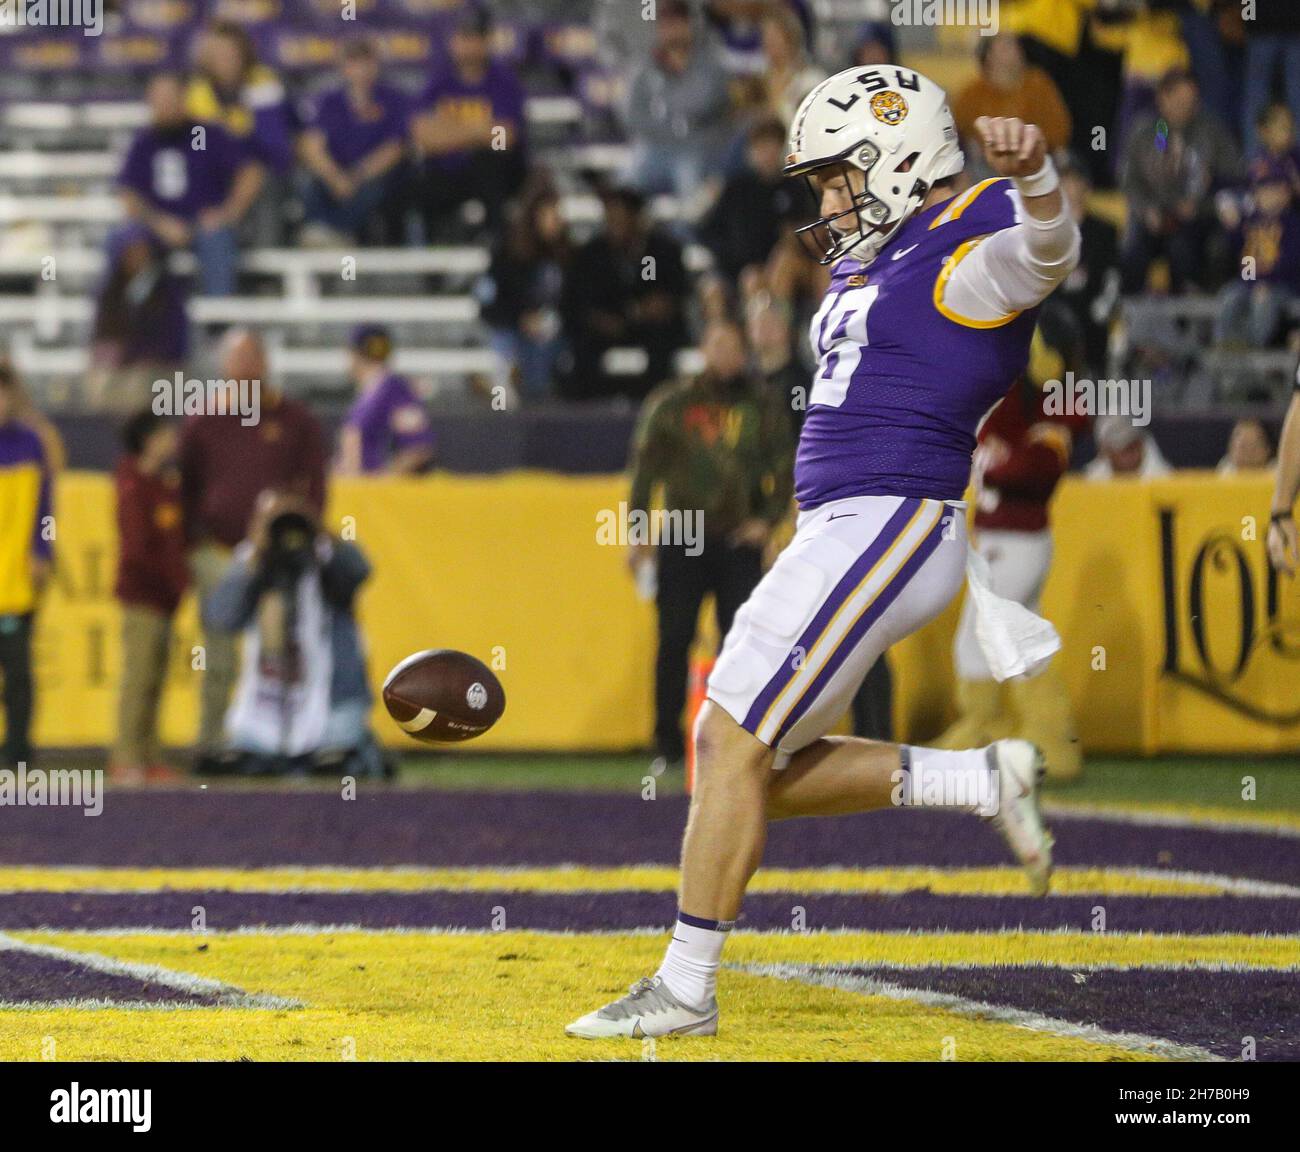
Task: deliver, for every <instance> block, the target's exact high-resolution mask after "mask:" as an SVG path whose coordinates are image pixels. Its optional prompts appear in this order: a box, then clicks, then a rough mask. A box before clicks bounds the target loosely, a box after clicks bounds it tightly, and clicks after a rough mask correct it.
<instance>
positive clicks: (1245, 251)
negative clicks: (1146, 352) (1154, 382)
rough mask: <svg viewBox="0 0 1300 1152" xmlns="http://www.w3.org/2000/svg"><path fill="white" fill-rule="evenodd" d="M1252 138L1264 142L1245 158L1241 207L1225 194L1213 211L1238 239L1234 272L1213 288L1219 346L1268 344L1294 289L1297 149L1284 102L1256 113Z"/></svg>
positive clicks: (1299, 244) (1298, 245)
mask: <svg viewBox="0 0 1300 1152" xmlns="http://www.w3.org/2000/svg"><path fill="white" fill-rule="evenodd" d="M1259 138H1260V140H1261V142H1262V143H1263V146H1264V147H1263V151H1262V153H1261V154H1260V155H1259V156H1258V157H1257V158H1256V159H1255V160H1254V161H1253V162H1252V163H1251V165H1250V169H1249V173H1248V179H1249V188H1248V191H1247V195H1246V198H1245V205H1244V207H1245V211H1244V214H1242V213H1241V212H1240V211H1239V210H1238V209H1237V207H1236V206H1235V204H1234V203H1233V201H1232V199H1231V198H1230V197H1225V198H1224V205H1223V208H1222V210H1221V213H1220V215H1221V216H1222V217H1223V219H1224V221H1225V223H1227V224H1228V225H1229V226H1230V227H1232V228H1233V230H1234V234H1235V235H1237V236H1238V237H1239V240H1240V249H1239V251H1240V261H1239V263H1238V264H1237V268H1236V270H1237V273H1238V275H1237V278H1235V279H1233V280H1230V281H1229V282H1228V283H1227V284H1226V285H1224V287H1223V288H1222V290H1221V291H1220V293H1219V307H1218V310H1217V314H1216V316H1215V320H1214V339H1215V343H1216V344H1218V345H1220V346H1221V347H1223V346H1226V347H1232V348H1240V347H1253V348H1267V347H1269V346H1270V345H1271V344H1273V343H1274V342H1275V341H1276V340H1277V339H1278V337H1279V336H1280V335H1281V334H1282V332H1283V330H1284V324H1285V321H1286V314H1287V309H1288V307H1289V306H1290V304H1291V302H1292V301H1293V300H1294V299H1295V298H1296V296H1297V294H1300V152H1297V150H1296V147H1295V122H1294V121H1293V120H1292V119H1291V112H1290V109H1288V108H1287V107H1286V105H1285V104H1274V105H1272V106H1271V107H1269V108H1266V109H1265V110H1264V112H1263V113H1262V114H1261V115H1260V123H1259Z"/></svg>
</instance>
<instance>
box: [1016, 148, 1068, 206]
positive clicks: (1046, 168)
mask: <svg viewBox="0 0 1300 1152" xmlns="http://www.w3.org/2000/svg"><path fill="white" fill-rule="evenodd" d="M1015 183H1016V190H1017V191H1018V192H1019V193H1020V195H1021V196H1046V195H1047V194H1048V193H1049V192H1055V191H1056V189H1057V188H1058V187H1060V184H1061V180H1060V177H1059V176H1058V175H1057V173H1056V165H1055V164H1053V163H1052V158H1051V157H1050V156H1045V157H1044V158H1043V166H1042V167H1041V168H1040V169H1039V170H1038V171H1037V172H1035V173H1034V174H1033V175H1032V176H1017V177H1016V181H1015Z"/></svg>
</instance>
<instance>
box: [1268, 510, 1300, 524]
mask: <svg viewBox="0 0 1300 1152" xmlns="http://www.w3.org/2000/svg"><path fill="white" fill-rule="evenodd" d="M1294 519H1295V515H1294V514H1293V513H1292V512H1291V511H1290V510H1289V509H1288V510H1285V511H1282V512H1270V513H1269V515H1268V522H1269V523H1270V524H1277V523H1278V522H1279V521H1282V520H1294Z"/></svg>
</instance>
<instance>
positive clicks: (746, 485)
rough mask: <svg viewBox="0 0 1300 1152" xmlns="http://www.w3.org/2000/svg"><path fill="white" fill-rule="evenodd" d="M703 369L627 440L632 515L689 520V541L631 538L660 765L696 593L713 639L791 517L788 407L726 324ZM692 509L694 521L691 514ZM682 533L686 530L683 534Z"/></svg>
mask: <svg viewBox="0 0 1300 1152" xmlns="http://www.w3.org/2000/svg"><path fill="white" fill-rule="evenodd" d="M702 351H703V354H704V370H703V371H702V372H701V373H700V374H699V375H698V376H697V377H695V378H694V379H690V380H684V381H678V382H675V383H670V384H665V385H664V386H663V387H662V388H660V389H658V390H657V391H656V392H655V393H654V394H653V395H652V396H651V397H650V398H649V399H647V401H646V404H645V407H644V408H643V409H642V412H641V417H640V420H639V421H638V424H637V431H636V435H635V439H634V442H633V449H632V465H631V472H632V478H631V495H630V497H629V499H628V507H629V515H635V514H637V513H640V514H641V515H642V516H646V517H648V516H649V515H650V513H651V496H652V492H653V490H654V489H655V488H656V486H658V485H662V486H663V508H664V509H665V510H667V511H669V512H670V513H671V512H674V511H676V512H678V513H685V514H686V515H685V516H683V517H682V519H681V523H682V525H683V526H685V525H686V524H687V523H694V524H695V525H696V528H697V529H700V531H699V532H698V534H697V535H696V536H695V538H694V539H689V540H688V539H673V540H669V541H660V543H659V545H658V547H656V546H655V545H654V544H652V543H646V542H644V541H641V542H635V543H634V544H633V547H632V549H631V552H630V554H629V557H628V559H629V564H630V565H631V567H632V568H633V570H634V571H636V570H638V569H639V568H640V567H641V566H643V565H645V564H647V563H651V564H654V563H657V568H658V578H657V592H656V605H657V610H658V619H659V648H658V655H657V657H656V660H655V746H656V752H657V755H658V757H659V758H660V759H661V760H662V761H663V765H664V766H665V767H666V766H667V765H669V764H673V763H676V762H677V761H679V760H681V758H682V755H683V751H684V742H683V739H682V725H681V719H682V708H683V706H684V705H685V702H686V684H687V659H688V654H689V651H690V646H691V641H692V640H693V639H694V636H695V624H696V620H697V619H698V618H699V614H700V605H701V603H702V602H703V600H704V597H705V596H706V595H708V594H709V593H710V592H711V593H713V596H714V603H715V607H716V612H717V618H718V632H719V635H723V636H725V635H726V634H727V631H728V630H729V629H730V627H731V621H732V617H733V616H734V615H735V613H736V609H738V608H739V607H740V605H741V604H743V603H744V602H745V600H746V599H747V598H748V597H749V594H750V593H751V592H752V591H753V589H754V586H755V585H756V584H757V583H758V581H759V579H760V577H761V576H762V557H763V546H764V545H765V544H766V543H767V540H768V537H769V536H770V534H771V532H772V529H773V527H774V526H775V525H776V524H777V523H779V522H780V521H781V520H782V519H783V518H784V517H785V515H786V513H787V512H788V510H789V506H790V500H791V496H792V495H793V466H794V436H793V434H792V432H791V428H790V420H789V416H788V413H787V412H786V408H785V404H784V403H783V401H782V399H781V397H779V396H777V395H776V394H775V393H772V392H766V391H765V390H764V389H763V388H762V387H761V385H760V384H759V382H758V381H757V380H756V379H755V378H754V377H753V375H752V374H751V372H750V370H749V368H748V365H747V353H746V349H745V339H744V335H743V334H742V333H741V331H740V328H739V327H738V326H737V325H736V323H735V322H734V321H730V320H727V321H721V322H715V323H714V324H711V325H710V326H709V328H708V329H707V330H706V331H705V333H704V338H703V342H702ZM692 513H694V517H692V518H691V519H690V520H688V519H687V517H689V516H691V514H692ZM683 535H685V532H683Z"/></svg>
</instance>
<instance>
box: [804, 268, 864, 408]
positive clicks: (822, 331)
mask: <svg viewBox="0 0 1300 1152" xmlns="http://www.w3.org/2000/svg"><path fill="white" fill-rule="evenodd" d="M879 294H880V286H879V285H878V284H871V285H868V286H867V287H866V288H857V289H853V290H851V291H848V292H841V293H840V294H839V295H838V296H835V297H833V298H832V299H830V300H828V301H827V302H826V303H825V304H824V305H822V308H821V311H819V312H818V313H817V315H816V316H814V317H813V323H812V338H813V342H814V344H815V346H816V348H817V359H818V364H817V378H816V379H815V380H814V381H813V389H812V395H811V396H810V397H809V398H808V403H809V405H812V404H825V405H826V406H827V407H828V408H838V407H839V406H840V405H841V404H843V403H844V397H845V396H847V395H848V391H849V381H851V380H852V379H853V373H854V372H856V371H857V368H858V364H859V362H860V361H861V360H862V349H863V348H865V347H866V346H867V313H868V312H870V311H871V305H872V304H874V303H875V301H876V297H877V296H878V295H879Z"/></svg>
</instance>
